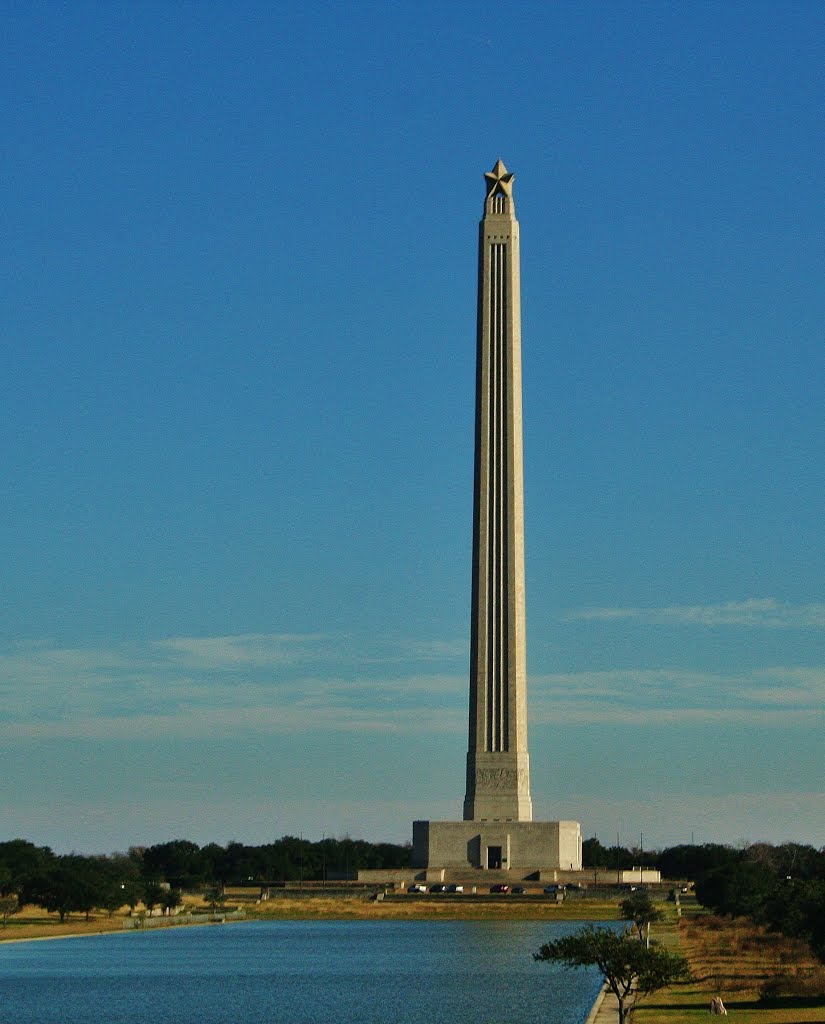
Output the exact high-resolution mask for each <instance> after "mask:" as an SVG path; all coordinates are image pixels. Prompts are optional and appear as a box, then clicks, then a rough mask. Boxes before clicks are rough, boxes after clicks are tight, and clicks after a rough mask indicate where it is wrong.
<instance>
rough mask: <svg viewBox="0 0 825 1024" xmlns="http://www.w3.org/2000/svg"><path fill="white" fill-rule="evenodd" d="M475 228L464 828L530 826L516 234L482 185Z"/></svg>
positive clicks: (500, 178)
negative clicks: (509, 824) (483, 823)
mask: <svg viewBox="0 0 825 1024" xmlns="http://www.w3.org/2000/svg"><path fill="white" fill-rule="evenodd" d="M484 178H485V181H486V185H487V195H486V197H485V200H484V217H483V218H482V220H481V223H480V225H479V252H478V337H477V350H476V428H475V498H474V514H473V590H472V633H471V653H470V729H469V732H470V736H469V749H468V753H467V790H466V796H465V798H464V820H465V821H532V820H533V805H532V801H531V799H530V767H529V758H528V754H527V656H526V638H525V609H524V605H525V601H524V482H523V467H522V462H523V457H522V422H521V297H520V270H519V225H518V221H517V220H516V213H515V205H514V203H513V175H512V174H510V173H508V171H507V168H506V167H505V166H504V164H503V163H502V162H501V160H499V161H498V162H497V163H496V165H495V167H494V168H493V170H492V171H491V172H489V173H488V174H485V175H484Z"/></svg>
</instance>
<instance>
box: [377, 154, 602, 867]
mask: <svg viewBox="0 0 825 1024" xmlns="http://www.w3.org/2000/svg"><path fill="white" fill-rule="evenodd" d="M484 178H485V180H486V182H487V193H486V196H485V198H484V217H483V218H482V220H481V225H480V228H479V256H478V337H477V362H476V436H475V508H474V516H473V594H472V604H473V608H472V637H471V656H470V658H471V661H470V742H469V750H468V752H467V788H466V791H465V797H464V817H463V820H462V821H430V820H428V819H424V818H421V819H418V820H416V821H414V822H413V850H412V865H413V867H414V868H424V869H426V876H425V877H426V878H427V879H429V880H432V881H440V882H443V881H444V880H445V878H447V877H450V878H453V879H458V880H461V881H462V882H463V881H466V880H468V879H476V878H477V875H476V874H475V872H477V871H479V870H481V871H503V872H507V875H506V877H507V878H513V879H515V878H519V879H528V878H530V879H536V878H539V879H540V878H542V877H549V878H550V879H551V880H553V881H555V880H556V875H555V872H556V871H558V870H559V869H564V870H566V871H579V870H580V869H581V863H582V839H581V826H580V825H579V823H578V822H577V821H533V804H532V801H531V799H530V768H529V761H528V757H527V658H526V650H525V648H526V638H525V630H524V485H523V466H522V426H521V302H520V295H519V229H518V221H517V220H516V213H515V207H514V206H513V175H512V174H510V173H509V172H508V170H507V168H506V167H505V166H504V164H503V163H502V162H501V160H499V161H498V162H497V163H496V166H495V167H494V168H493V170H492V171H490V173H489V174H485V175H484ZM543 872H553V874H551V875H549V876H544V875H543ZM359 877H360V876H359ZM418 877H420V876H418Z"/></svg>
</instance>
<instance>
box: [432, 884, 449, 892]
mask: <svg viewBox="0 0 825 1024" xmlns="http://www.w3.org/2000/svg"><path fill="white" fill-rule="evenodd" d="M446 891H447V886H446V885H431V886H430V892H446Z"/></svg>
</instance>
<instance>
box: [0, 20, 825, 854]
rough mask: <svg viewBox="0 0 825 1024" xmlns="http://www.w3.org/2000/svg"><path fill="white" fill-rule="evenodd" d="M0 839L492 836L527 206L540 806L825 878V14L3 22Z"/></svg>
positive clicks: (533, 737) (530, 585)
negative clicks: (471, 734)
mask: <svg viewBox="0 0 825 1024" xmlns="http://www.w3.org/2000/svg"><path fill="white" fill-rule="evenodd" d="M0 28H1V29H2V33H1V34H2V40H3V42H2V44H0V45H2V59H3V67H4V73H3V82H4V87H3V89H2V90H1V91H0V115H1V116H2V124H3V141H2V150H3V157H2V162H3V181H4V186H3V189H2V191H0V220H1V222H2V225H3V229H4V230H3V234H4V238H5V240H6V245H5V249H6V252H5V259H4V261H3V267H2V269H0V289H1V290H2V296H1V297H2V302H0V357H1V358H2V372H1V373H0V444H2V466H3V480H4V487H3V492H4V496H3V500H2V502H0V567H1V571H2V588H1V589H0V602H2V604H1V605H0V609H1V610H2V615H0V701H1V702H2V703H1V704H0V706H1V707H2V709H3V711H2V715H0V746H1V747H2V761H3V772H2V775H0V821H2V833H3V834H4V836H5V837H6V838H11V837H14V836H16V835H21V836H25V837H27V838H30V839H32V840H33V841H35V842H38V843H48V844H51V845H53V846H54V847H55V848H56V849H60V850H67V849H72V848H75V849H82V850H89V851H102V850H109V849H122V848H125V847H126V846H128V845H129V844H131V843H151V842H158V841H162V840H164V839H168V838H172V837H175V836H178V835H181V836H186V837H188V838H191V839H194V840H196V841H198V842H207V841H211V840H215V841H218V842H226V841H228V840H230V839H238V840H240V841H244V842H251V843H260V842H265V841H268V840H270V839H272V838H273V837H277V836H280V835H282V834H284V833H287V832H292V833H303V834H304V835H305V836H307V837H310V838H313V839H317V838H320V837H321V835H322V834H327V835H329V834H341V833H343V832H347V831H348V832H350V833H351V834H352V835H356V836H363V837H365V838H370V839H376V840H377V839H391V840H396V841H404V840H406V839H407V838H409V836H410V822H411V821H412V820H413V818H417V817H430V818H436V819H437V818H454V817H457V816H460V808H461V802H462V798H463V772H464V757H465V753H466V744H467V736H466V716H467V711H466V705H467V680H468V647H469V610H470V609H469V584H470V548H471V514H472V444H473V422H472V418H473V374H474V365H473V363H474V357H475V351H474V345H475V322H474V321H475V283H476V277H475V275H476V265H475V264H476V224H477V221H478V219H479V218H480V216H481V213H482V202H483V196H484V186H483V173H484V172H485V171H486V170H489V169H490V168H491V167H492V165H493V164H494V162H495V161H496V159H498V158H499V157H501V158H502V159H503V160H504V162H505V163H506V164H507V167H508V169H509V170H511V171H514V172H515V174H516V184H515V199H516V209H517V214H518V217H519V220H520V222H521V237H522V299H523V361H524V373H525V378H524V420H525V486H526V531H527V545H526V552H527V614H528V663H529V672H530V753H531V761H532V776H533V781H532V785H533V799H534V805H535V810H536V815H537V817H544V818H557V817H562V818H576V819H578V820H580V821H581V822H582V825H583V829H584V832H585V834H586V835H593V834H596V835H599V836H600V838H602V840H603V841H605V842H613V841H614V840H615V836H616V834H617V832H618V833H619V834H620V837H621V840H622V842H623V843H626V844H630V843H633V842H635V841H636V840H637V839H638V836H639V833H640V832H643V833H644V836H645V846H663V845H668V844H673V843H677V842H683V841H690V839H691V836H693V837H694V839H695V841H697V842H703V841H710V840H713V841H723V842H731V843H742V842H747V841H757V840H768V841H774V842H779V841H783V840H789V839H793V840H799V841H804V842H811V843H814V844H815V845H817V846H822V845H823V844H825V783H824V782H823V769H822V765H823V763H825V739H823V737H825V730H823V725H825V653H824V652H823V639H825V590H823V582H822V581H823V579H825V553H824V552H823V544H822V514H823V484H825V458H824V457H823V442H824V441H825V437H823V433H824V432H823V397H824V396H823V390H824V389H823V370H825V357H824V355H823V324H825V289H823V280H825V242H823V239H825V199H823V192H824V190H823V185H822V183H823V180H825V136H823V133H822V128H821V126H822V119H823V106H824V105H825V12H824V11H823V8H822V7H821V5H819V4H816V3H813V2H812V3H791V4H787V3H782V4H780V3H759V2H748V3H741V4H740V3H730V4H725V5H719V4H710V3H708V4H704V3H690V4H688V3H684V4H682V3H673V4H660V5H650V4H642V3H619V2H616V3H582V4H579V3H558V4H552V5H548V4H544V3H541V4H539V3H536V4H533V3H516V4H511V5H507V6H506V7H504V8H501V9H498V8H491V7H490V6H489V5H483V4H475V3H462V4H444V3H422V2H416V3H412V4H406V5H400V4H389V3H386V4H384V3H364V2H352V3H346V4H344V3H340V4H337V3H310V4H307V5H305V6H303V7H299V6H298V5H293V4H289V5H287V4H257V3H243V2H242V3H232V4H229V3H217V2H216V3H204V4H196V3H175V2H164V3H142V4H109V3H99V4H93V3H84V2H78V3H74V4H62V3H57V2H54V3H31V2H26V3H22V2H21V3H18V2H10V3H6V4H4V5H3V10H2V12H0Z"/></svg>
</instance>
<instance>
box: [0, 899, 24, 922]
mask: <svg viewBox="0 0 825 1024" xmlns="http://www.w3.org/2000/svg"><path fill="white" fill-rule="evenodd" d="M19 910H20V900H19V899H18V898H17V897H16V896H0V915H2V917H3V927H4V928H5V927H6V925H7V924H8V923H9V918H10V917H11V915H12V914H16V913H17V912H18V911H19Z"/></svg>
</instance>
